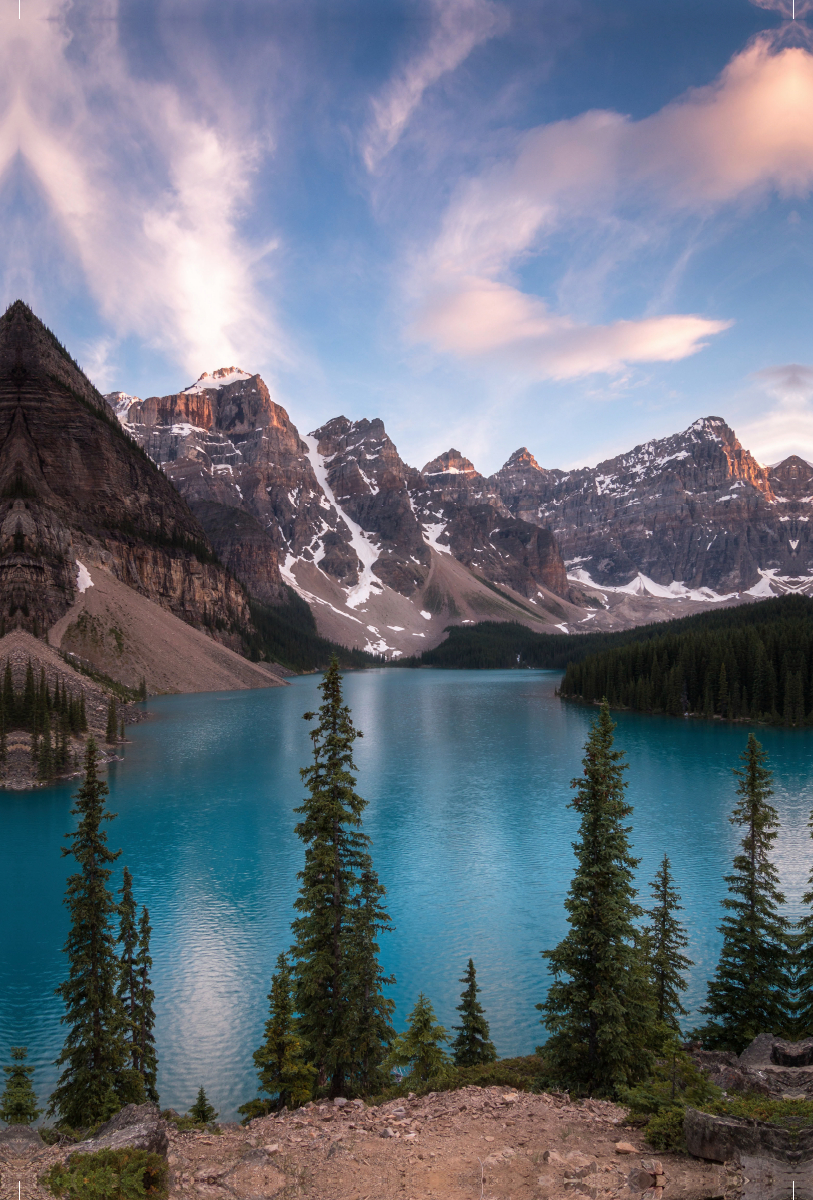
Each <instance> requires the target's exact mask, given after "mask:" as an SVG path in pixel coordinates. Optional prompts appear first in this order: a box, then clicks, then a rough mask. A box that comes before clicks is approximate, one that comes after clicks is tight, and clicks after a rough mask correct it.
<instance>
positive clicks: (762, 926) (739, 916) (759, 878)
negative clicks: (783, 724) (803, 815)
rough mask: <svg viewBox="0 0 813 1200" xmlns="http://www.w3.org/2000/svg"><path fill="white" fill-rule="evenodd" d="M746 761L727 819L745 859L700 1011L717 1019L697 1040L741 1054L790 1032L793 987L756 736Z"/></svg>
mask: <svg viewBox="0 0 813 1200" xmlns="http://www.w3.org/2000/svg"><path fill="white" fill-rule="evenodd" d="M741 757H742V761H743V764H744V766H743V770H741V771H740V770H737V769H735V770H734V774H735V776H736V777H737V779H738V781H739V782H738V784H737V794H738V795H739V797H740V799H739V801H738V802H737V804H736V806H735V808H734V812H733V814H732V816H731V817H730V818H729V819H730V821H731V824H732V825H735V826H739V827H740V828H741V829H743V830H744V836H743V839H742V841H741V843H740V845H741V846H742V853H741V854H737V855H736V856H735V858H734V864H733V865H734V872H733V874H731V875H726V877H725V881H726V883H727V884H728V891H729V894H728V896H727V897H726V898H725V899H724V900H723V902H722V904H723V908H724V909H725V910H726V913H727V915H726V916H725V917H724V918H723V923H722V925H721V926H720V932H721V933H722V935H723V948H722V950H721V952H720V961H719V963H718V965H717V970H716V972H715V975H714V978H713V979H712V980H710V981H709V985H708V998H707V1001H706V1004H705V1005H704V1007H703V1008H701V1009H700V1012H701V1013H702V1014H703V1015H704V1016H708V1017H710V1018H711V1020H709V1021H708V1022H707V1023H706V1025H704V1026H703V1027H702V1028H701V1029H698V1030H696V1032H695V1034H694V1035H693V1036H695V1037H699V1038H700V1039H701V1040H702V1042H703V1044H704V1046H706V1047H707V1048H709V1049H713V1050H733V1051H734V1052H735V1053H737V1054H739V1053H741V1052H742V1050H744V1048H745V1047H746V1046H747V1045H748V1043H749V1042H750V1041H752V1040H753V1038H755V1037H756V1036H757V1034H759V1033H776V1034H783V1033H785V1032H787V1031H788V1030H789V1028H790V1027H791V1024H792V1017H791V1014H790V1011H789V1004H788V1000H787V997H788V992H789V990H790V988H791V986H792V982H793V981H792V979H791V976H790V973H789V972H788V970H787V966H786V961H787V957H788V945H789V942H788V922H787V920H786V919H785V918H784V917H783V916H781V914H780V913H779V911H778V910H779V907H780V906H781V905H782V904H784V901H785V898H784V896H783V895H782V893H781V892H780V891H779V887H778V883H779V876H778V874H777V871H776V868H775V867H774V865H773V863H772V862H771V860H770V851H771V847H772V845H773V843H774V841H775V839H776V836H777V832H778V830H779V819H778V817H777V813H776V809H775V808H774V807H773V805H772V804H770V803H769V797H770V796H772V795H773V789H772V788H771V772H770V771H769V770H768V768H767V767H766V765H765V764H766V762H767V755H766V753H765V751H764V750H763V748H762V746H761V745H760V743H759V742H758V741H757V739H756V738H755V737H754V735H753V733H751V734H749V735H748V744H747V746H746V749H745V751H744V752H743V754H742V756H741Z"/></svg>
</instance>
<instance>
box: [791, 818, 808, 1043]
mask: <svg viewBox="0 0 813 1200" xmlns="http://www.w3.org/2000/svg"><path fill="white" fill-rule="evenodd" d="M807 827H808V829H809V830H810V836H811V837H813V810H811V813H810V817H809V819H808V823H807ZM807 888H808V890H807V891H806V892H805V894H804V896H802V904H804V906H805V909H806V911H805V914H804V916H803V917H802V919H801V920H800V921H799V922H798V924H797V925H796V929H795V931H794V933H793V934H792V935H791V937H790V942H791V946H792V949H793V951H794V953H793V959H794V960H795V962H794V967H795V970H794V972H793V973H794V976H795V978H794V980H793V983H794V988H793V991H794V996H793V1001H792V1025H793V1037H794V1038H796V1039H798V1040H799V1041H801V1040H802V1039H803V1038H808V1037H810V1036H811V1033H813V870H811V872H810V875H809V876H808V880H807Z"/></svg>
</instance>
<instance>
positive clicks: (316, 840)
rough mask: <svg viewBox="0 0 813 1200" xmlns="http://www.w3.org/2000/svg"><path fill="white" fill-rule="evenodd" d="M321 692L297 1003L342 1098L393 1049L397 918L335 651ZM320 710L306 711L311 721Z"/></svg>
mask: <svg viewBox="0 0 813 1200" xmlns="http://www.w3.org/2000/svg"><path fill="white" fill-rule="evenodd" d="M320 690H321V692H322V697H323V703H322V705H321V706H320V709H319V713H318V717H319V723H318V725H317V726H316V727H315V728H314V729H313V730H312V731H311V738H312V740H313V765H312V766H310V767H306V768H304V769H303V770H302V771H301V775H302V778H303V780H304V781H305V783H306V785H307V789H308V793H309V794H308V797H307V798H306V800H305V802H304V804H303V805H302V806H301V807H300V808H298V809H297V810H296V811H297V812H298V813H301V814H302V820H301V821H300V822H299V824H298V825H297V826H296V833H297V834H298V836H299V837H300V838H301V839H302V841H303V842H304V844H305V866H304V870H303V871H301V872H300V874H299V878H300V880H301V886H300V890H299V895H298V897H297V899H296V901H295V905H294V907H295V908H296V910H297V912H298V913H299V916H298V917H297V918H296V919H295V920H294V922H293V926H292V928H293V932H294V938H295V941H294V946H293V947H292V950H291V957H292V959H293V969H292V975H293V980H294V1005H295V1008H296V1011H297V1012H298V1013H299V1031H300V1034H301V1037H302V1040H303V1042H304V1044H305V1046H306V1047H307V1056H308V1058H309V1060H310V1061H312V1062H313V1063H314V1065H315V1066H316V1068H317V1071H318V1082H319V1084H320V1085H321V1086H325V1085H326V1086H327V1087H328V1090H329V1092H330V1094H331V1095H332V1096H338V1095H342V1094H344V1093H345V1092H347V1091H351V1090H353V1089H356V1090H358V1086H359V1080H360V1079H361V1078H362V1076H363V1075H364V1073H365V1070H369V1064H370V1062H371V1060H372V1059H375V1058H376V1057H378V1058H379V1059H380V1058H381V1057H383V1053H384V1051H385V1049H386V1045H385V1039H388V1038H389V1033H388V1032H387V1030H388V1017H389V1013H390V1012H391V1006H390V1005H389V1004H388V1002H387V1001H386V1000H385V999H384V997H383V996H381V987H382V985H384V984H385V983H386V982H388V981H387V980H385V978H384V977H383V976H382V974H381V971H380V968H379V966H378V962H377V958H376V957H375V955H376V951H377V946H376V942H375V938H376V934H377V932H378V931H379V930H381V929H386V928H389V924H388V922H389V918H388V917H387V914H386V913H385V912H384V911H383V908H382V905H381V900H382V898H383V895H384V890H383V888H382V887H381V885H380V884H379V882H378V879H377V878H376V876H375V872H374V870H373V866H372V859H371V857H370V853H369V845H370V840H369V838H368V837H367V836H366V835H365V834H364V833H363V832H362V830H361V816H362V812H363V811H364V808H365V807H366V801H364V800H363V799H362V798H361V796H359V795H357V793H356V792H355V790H354V785H355V776H354V774H353V772H354V771H355V764H354V762H353V742H354V741H355V740H356V738H357V737H360V736H361V734H360V733H359V732H358V731H357V730H356V729H355V728H354V727H353V721H352V718H351V716H350V710H349V709H348V708H347V707H346V706H345V705H344V704H343V703H342V688H341V676H340V674H339V667H338V663H337V661H336V659H335V658H334V659H333V661H332V662H331V664H330V667H329V669H328V670H327V671H326V672H325V676H324V679H323V681H322V684H321V687H320ZM316 715H317V714H315V713H306V714H305V719H306V720H313V719H314V717H315V716H316ZM365 880H366V882H365ZM364 947H366V951H365V950H363V948H364ZM377 1031H378V1032H377ZM362 1033H363V1037H362V1036H361V1035H362ZM376 1037H380V1039H381V1044H380V1045H379V1046H378V1048H377V1049H376V1048H375V1047H371V1045H370V1041H371V1039H372V1040H375V1038H376ZM365 1062H366V1063H367V1067H365Z"/></svg>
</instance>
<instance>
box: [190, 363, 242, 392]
mask: <svg viewBox="0 0 813 1200" xmlns="http://www.w3.org/2000/svg"><path fill="white" fill-rule="evenodd" d="M243 379H251V376H250V375H249V374H248V372H247V371H244V370H243V368H242V367H219V368H218V370H217V371H212V373H211V375H210V374H209V372H208V371H204V372H203V374H202V375H201V376H200V378H199V379H197V380H196V381H195V382H194V383H193V384H192V385H191V387H188V388H184V390H183V392H182V393H181V395H182V396H189V395H194V394H195V392H206V391H217V389H218V388H222V387H228V385H229V384H230V383H240V381H241V380H243Z"/></svg>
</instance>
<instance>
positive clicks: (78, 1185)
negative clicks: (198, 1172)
mask: <svg viewBox="0 0 813 1200" xmlns="http://www.w3.org/2000/svg"><path fill="white" fill-rule="evenodd" d="M167 1171H168V1168H167V1163H166V1160H165V1159H163V1158H162V1157H161V1155H160V1154H153V1153H151V1152H150V1151H149V1150H131V1149H123V1150H97V1151H96V1152H95V1153H94V1154H78V1153H77V1154H72V1155H71V1156H70V1158H69V1159H68V1161H67V1163H56V1164H55V1165H54V1166H53V1167H52V1168H51V1170H50V1171H48V1172H47V1174H45V1175H43V1177H42V1179H41V1180H40V1182H41V1183H42V1185H43V1186H44V1187H45V1188H46V1189H47V1190H48V1191H49V1192H51V1194H52V1195H54V1196H58V1197H60V1198H61V1197H68V1200H144V1198H145V1197H150V1198H151V1200H165V1197H166V1196H167V1194H168V1189H167Z"/></svg>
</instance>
